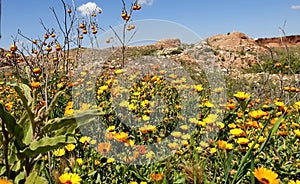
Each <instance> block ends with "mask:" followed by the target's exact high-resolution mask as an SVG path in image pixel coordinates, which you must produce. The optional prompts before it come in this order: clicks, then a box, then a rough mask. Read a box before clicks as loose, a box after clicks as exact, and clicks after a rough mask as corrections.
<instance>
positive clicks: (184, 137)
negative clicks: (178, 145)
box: [181, 134, 191, 140]
mask: <svg viewBox="0 0 300 184" xmlns="http://www.w3.org/2000/svg"><path fill="white" fill-rule="evenodd" d="M181 138H182V139H185V140H189V139H191V135H190V134H184V135H182V136H181Z"/></svg>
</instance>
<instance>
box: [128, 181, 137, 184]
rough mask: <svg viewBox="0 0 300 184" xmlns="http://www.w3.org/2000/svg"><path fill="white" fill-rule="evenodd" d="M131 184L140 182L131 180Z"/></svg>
mask: <svg viewBox="0 0 300 184" xmlns="http://www.w3.org/2000/svg"><path fill="white" fill-rule="evenodd" d="M129 184H139V183H138V182H136V181H131V182H130V183H129Z"/></svg>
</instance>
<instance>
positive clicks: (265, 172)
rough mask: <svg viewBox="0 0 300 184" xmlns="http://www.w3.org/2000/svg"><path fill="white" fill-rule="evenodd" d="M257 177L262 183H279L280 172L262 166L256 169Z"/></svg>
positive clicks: (255, 174)
mask: <svg viewBox="0 0 300 184" xmlns="http://www.w3.org/2000/svg"><path fill="white" fill-rule="evenodd" d="M253 174H254V176H255V178H256V179H257V180H258V181H259V182H260V183H262V184H279V181H280V180H279V179H278V178H277V177H278V174H276V173H275V172H273V171H272V170H269V169H266V168H263V167H260V168H256V169H255V170H254V173H253Z"/></svg>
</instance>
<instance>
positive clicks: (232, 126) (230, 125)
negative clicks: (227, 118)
mask: <svg viewBox="0 0 300 184" xmlns="http://www.w3.org/2000/svg"><path fill="white" fill-rule="evenodd" d="M228 127H229V128H235V127H236V124H234V123H229V124H228Z"/></svg>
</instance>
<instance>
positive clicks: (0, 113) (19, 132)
mask: <svg viewBox="0 0 300 184" xmlns="http://www.w3.org/2000/svg"><path fill="white" fill-rule="evenodd" d="M0 118H1V119H2V123H4V124H5V125H6V128H7V130H8V132H9V134H11V135H13V136H15V137H16V142H17V147H18V148H20V147H21V146H22V145H23V144H22V139H23V137H24V132H23V128H22V127H21V126H20V125H19V124H17V122H16V119H15V118H14V117H13V116H12V115H11V114H10V113H9V112H7V111H6V110H5V107H4V105H3V104H1V103H0Z"/></svg>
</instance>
